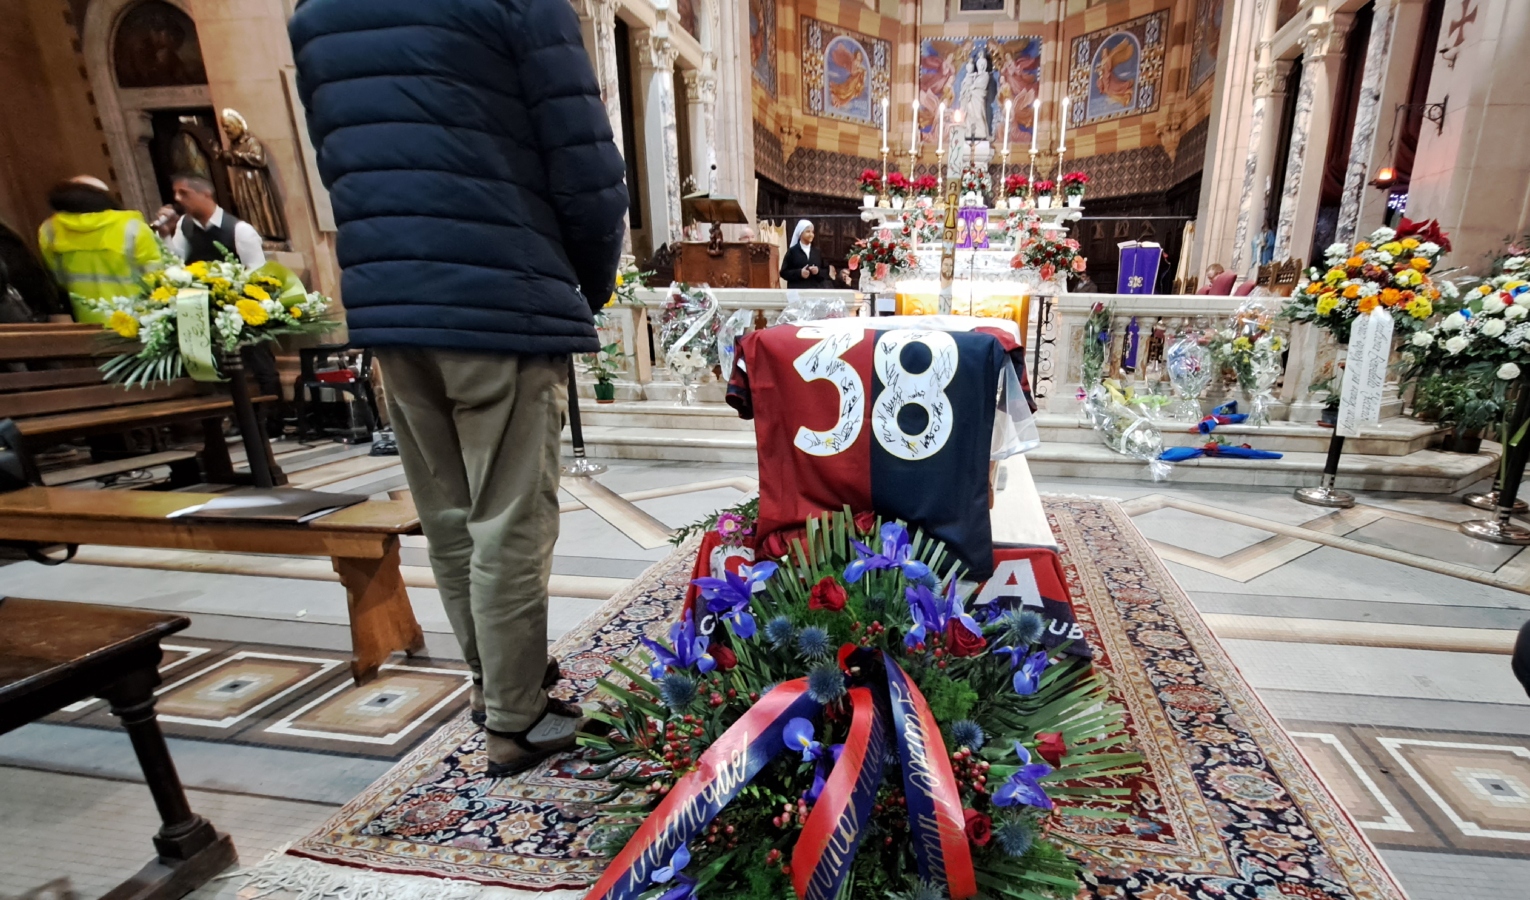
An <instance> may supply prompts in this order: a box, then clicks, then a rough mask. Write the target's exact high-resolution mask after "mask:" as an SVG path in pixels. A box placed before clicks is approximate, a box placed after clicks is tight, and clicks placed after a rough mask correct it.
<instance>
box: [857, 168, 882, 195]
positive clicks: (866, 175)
mask: <svg viewBox="0 0 1530 900" xmlns="http://www.w3.org/2000/svg"><path fill="white" fill-rule="evenodd" d="M861 193H863V194H880V193H882V176H881V174H880V173H878V172H877V170H876V169H867V170H865V171H864V172H862V173H861Z"/></svg>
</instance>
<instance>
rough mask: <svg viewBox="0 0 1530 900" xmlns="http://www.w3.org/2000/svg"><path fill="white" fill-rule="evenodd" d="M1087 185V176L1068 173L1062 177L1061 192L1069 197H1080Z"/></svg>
mask: <svg viewBox="0 0 1530 900" xmlns="http://www.w3.org/2000/svg"><path fill="white" fill-rule="evenodd" d="M1088 183H1089V176H1088V175H1086V174H1084V173H1083V172H1069V173H1068V174H1066V175H1064V176H1063V177H1062V191H1063V193H1064V194H1066V195H1068V196H1069V197H1082V196H1083V195H1084V185H1086V184H1088Z"/></svg>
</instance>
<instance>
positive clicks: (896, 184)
mask: <svg viewBox="0 0 1530 900" xmlns="http://www.w3.org/2000/svg"><path fill="white" fill-rule="evenodd" d="M912 190H913V184H912V183H911V182H910V181H909V180H908V176H907V175H904V174H903V173H902V172H894V173H892V174H891V175H889V176H887V193H888V194H889V195H890V196H891V197H892V208H893V209H902V208H903V207H904V205H905V203H907V200H908V195H909V193H910V192H911V191H912Z"/></svg>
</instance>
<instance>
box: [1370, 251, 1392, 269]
mask: <svg viewBox="0 0 1530 900" xmlns="http://www.w3.org/2000/svg"><path fill="white" fill-rule="evenodd" d="M1372 256H1373V257H1375V259H1374V262H1375V263H1376V265H1378V266H1390V265H1391V264H1392V262H1393V260H1395V259H1396V258H1397V257H1395V256H1393V255H1392V254H1390V253H1388V252H1387V251H1385V250H1377V251H1375V252H1374V253H1373V254H1372Z"/></svg>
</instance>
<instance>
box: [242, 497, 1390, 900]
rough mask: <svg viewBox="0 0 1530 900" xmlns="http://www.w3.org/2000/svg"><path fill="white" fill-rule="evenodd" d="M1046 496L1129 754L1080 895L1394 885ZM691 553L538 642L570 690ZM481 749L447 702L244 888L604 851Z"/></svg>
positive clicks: (649, 622)
mask: <svg viewBox="0 0 1530 900" xmlns="http://www.w3.org/2000/svg"><path fill="white" fill-rule="evenodd" d="M1046 505H1047V513H1048V516H1049V518H1050V519H1051V524H1052V528H1053V531H1054V532H1055V533H1056V534H1057V536H1058V540H1059V543H1060V545H1061V550H1062V556H1063V562H1064V566H1065V568H1066V569H1067V571H1068V575H1069V580H1070V582H1071V586H1072V590H1073V598H1072V599H1073V602H1074V604H1075V607H1076V610H1077V614H1078V618H1079V621H1080V622H1081V623H1083V624H1084V627H1085V629H1086V631H1087V633H1088V638H1089V641H1090V644H1091V646H1092V647H1094V648H1095V649H1096V651H1097V654H1096V661H1097V664H1099V665H1101V666H1103V667H1104V668H1105V669H1106V670H1107V671H1108V673H1109V674H1110V676H1111V679H1112V681H1113V685H1114V692H1115V693H1116V694H1117V696H1119V698H1120V699H1121V700H1122V701H1123V703H1124V704H1125V705H1126V707H1127V709H1128V711H1129V715H1130V728H1131V731H1132V733H1133V735H1134V736H1135V737H1136V739H1137V749H1138V750H1139V751H1140V752H1141V753H1142V754H1143V756H1144V758H1145V759H1146V761H1147V772H1146V773H1144V774H1143V775H1142V776H1140V777H1138V778H1137V779H1134V782H1133V784H1132V787H1134V788H1135V789H1136V790H1135V798H1136V799H1135V807H1134V809H1133V813H1134V815H1133V818H1131V819H1130V820H1128V821H1126V822H1120V823H1118V822H1100V823H1099V825H1100V827H1099V828H1098V829H1097V830H1092V831H1087V832H1084V831H1076V832H1073V833H1071V834H1070V837H1072V838H1073V839H1074V840H1077V841H1078V842H1080V843H1083V844H1085V845H1087V846H1090V847H1092V848H1093V849H1094V851H1095V853H1094V855H1093V856H1091V858H1090V860H1089V867H1090V870H1091V876H1090V881H1091V883H1092V886H1093V893H1094V895H1095V896H1097V897H1101V898H1121V900H1125V898H1134V900H1273V898H1284V897H1295V898H1305V900H1401V898H1402V897H1403V895H1402V892H1401V891H1400V890H1399V889H1398V888H1397V887H1396V886H1395V885H1394V883H1393V881H1392V879H1391V878H1390V876H1389V875H1388V874H1387V872H1386V871H1385V869H1384V868H1383V867H1382V865H1381V864H1380V862H1379V861H1378V860H1377V858H1376V856H1375V854H1374V852H1373V851H1372V850H1371V849H1370V847H1369V845H1368V844H1367V843H1366V842H1365V840H1364V838H1363V837H1361V835H1360V834H1359V832H1358V830H1357V829H1356V828H1355V827H1354V826H1353V825H1352V824H1351V823H1350V821H1349V820H1348V819H1347V818H1346V817H1345V815H1344V813H1343V812H1342V811H1341V810H1340V809H1339V807H1338V805H1337V804H1336V803H1335V802H1334V801H1333V800H1332V798H1331V797H1330V796H1329V794H1328V792H1327V791H1326V790H1325V789H1324V788H1323V787H1322V785H1321V784H1320V783H1319V781H1318V779H1317V778H1316V777H1315V776H1314V775H1313V774H1312V771H1311V769H1309V768H1308V766H1307V764H1306V762H1305V761H1304V760H1303V759H1302V757H1301V755H1300V754H1299V753H1298V752H1297V750H1296V748H1295V746H1294V745H1293V744H1292V742H1291V740H1290V739H1289V738H1288V737H1287V736H1286V734H1285V733H1284V732H1283V731H1282V730H1281V728H1280V726H1279V725H1278V724H1276V722H1275V720H1274V718H1273V716H1271V715H1270V713H1269V712H1268V711H1267V710H1266V709H1265V708H1264V706H1263V705H1262V704H1261V703H1260V702H1259V700H1258V699H1257V698H1256V697H1255V696H1254V694H1253V692H1252V690H1251V689H1250V688H1249V687H1248V685H1247V684H1246V683H1245V682H1244V681H1243V679H1242V677H1241V676H1240V675H1239V674H1238V672H1237V670H1236V668H1234V666H1233V664H1232V662H1231V661H1230V660H1229V659H1228V657H1227V655H1226V654H1225V653H1224V652H1223V650H1222V649H1221V647H1220V646H1219V645H1218V644H1217V642H1216V641H1215V639H1214V638H1213V637H1212V636H1211V633H1210V632H1209V631H1208V630H1207V628H1206V626H1205V624H1204V623H1203V622H1202V621H1201V619H1200V616H1199V615H1198V614H1197V613H1196V612H1195V610H1194V608H1193V607H1192V606H1191V605H1190V601H1189V600H1188V598H1186V596H1185V595H1184V593H1183V591H1181V590H1180V588H1179V587H1178V585H1176V584H1175V583H1174V581H1173V579H1172V578H1171V577H1170V576H1169V574H1168V572H1167V571H1166V570H1165V568H1164V567H1163V565H1162V564H1161V563H1160V561H1159V560H1158V558H1157V556H1156V555H1155V554H1154V553H1153V551H1152V549H1151V548H1150V547H1149V546H1148V544H1147V542H1146V541H1145V540H1144V539H1143V538H1142V537H1141V535H1140V534H1138V532H1137V530H1136V528H1135V527H1134V526H1133V525H1132V524H1131V522H1130V520H1129V519H1128V518H1127V517H1126V516H1125V514H1124V513H1123V512H1122V511H1121V510H1120V508H1119V507H1118V506H1117V505H1116V504H1115V503H1114V502H1112V501H1099V500H1082V499H1059V498H1049V499H1047V500H1046ZM693 553H694V550H693V549H691V548H690V547H689V546H688V547H685V548H681V549H680V550H679V551H677V552H676V553H675V554H674V555H672V556H671V557H669V558H668V559H666V560H664V561H662V562H660V563H658V564H656V565H655V566H654V567H653V568H651V569H650V570H649V571H648V572H647V573H646V574H645V575H644V576H643V577H641V578H639V579H637V580H636V581H634V582H633V583H632V585H631V586H630V587H629V588H628V589H627V590H626V591H624V592H623V593H621V594H619V595H617V596H616V597H614V598H612V600H611V601H610V602H609V603H608V604H607V605H606V606H605V607H604V608H603V609H602V610H601V612H600V613H599V614H597V615H595V616H593V617H592V618H591V619H590V620H589V621H587V622H586V624H585V625H584V626H583V627H581V628H580V629H578V630H576V631H574V632H571V633H570V634H568V635H567V636H565V637H564V638H563V640H561V641H560V642H559V643H558V645H557V646H556V647H555V648H554V652H556V653H558V654H559V655H560V656H561V657H562V658H563V659H564V669H565V672H567V673H568V675H569V676H570V678H571V679H572V686H571V688H570V687H569V686H568V685H565V690H567V691H568V694H569V696H572V697H575V698H578V697H582V696H584V695H585V694H587V693H588V692H589V691H591V690H592V689H593V688H594V681H595V679H596V678H597V677H599V676H600V675H602V674H603V673H604V672H605V671H606V668H607V664H608V661H609V660H610V659H611V658H613V657H618V656H621V655H623V654H626V653H629V652H631V650H632V648H633V647H634V646H635V645H636V642H637V638H638V635H639V634H640V633H642V632H643V631H645V630H646V631H648V632H649V633H650V634H653V635H661V634H662V633H663V632H664V631H665V628H666V625H667V622H668V620H669V616H670V613H671V611H672V610H673V609H674V608H675V606H676V604H677V603H678V601H679V599H680V597H681V596H682V594H683V591H684V587H685V582H686V579H687V577H688V575H689V572H690V566H691V562H692V554H693ZM481 744H482V738H481V736H480V735H479V734H478V733H477V732H476V730H475V729H474V728H473V727H472V726H471V725H470V724H469V723H468V721H467V719H466V717H465V716H464V717H459V718H458V719H455V720H453V721H452V722H450V723H448V724H447V725H446V726H445V727H444V728H442V730H441V731H440V732H438V733H437V734H436V735H435V736H434V737H432V738H430V739H429V740H427V741H426V742H424V743H423V744H421V745H420V746H419V747H418V748H417V749H416V750H415V751H414V753H412V754H411V755H410V756H409V757H408V758H406V759H405V760H404V761H403V762H401V763H399V765H398V766H396V767H395V768H394V769H393V770H392V771H390V772H389V773H388V775H386V776H385V777H384V778H382V779H381V780H379V781H378V782H377V783H376V784H374V785H373V786H372V787H371V788H370V789H368V790H367V791H365V792H363V793H362V794H361V795H359V796H358V797H356V798H355V799H354V800H353V801H352V802H351V803H350V804H348V805H347V806H346V807H345V808H344V809H343V810H341V811H340V812H339V813H338V814H337V815H336V816H335V817H334V818H332V819H331V820H330V821H329V822H327V823H326V824H325V825H324V826H323V827H322V828H320V829H319V830H318V831H316V832H314V833H313V834H311V835H309V836H308V837H306V838H304V839H303V840H301V841H299V842H298V843H297V844H295V845H294V846H293V847H291V848H290V849H289V850H288V854H289V855H288V856H287V857H286V858H284V859H281V860H276V861H273V863H272V864H269V865H268V866H266V867H265V869H264V872H265V875H263V876H258V880H257V884H259V883H260V879H261V878H263V879H264V882H265V883H266V884H267V885H269V886H270V887H288V888H296V889H300V890H301V892H302V893H304V894H310V893H312V892H313V891H316V890H329V889H336V888H344V887H346V886H347V884H348V883H355V882H358V881H360V880H365V877H364V876H362V875H360V874H358V873H356V869H357V868H360V869H367V870H371V871H372V872H375V873H395V874H396V875H428V876H435V877H437V878H450V879H459V880H461V881H463V882H468V883H469V884H460V883H459V884H455V885H452V886H451V889H450V892H449V893H450V895H451V896H471V895H472V893H473V892H474V890H475V889H476V886H489V885H495V886H501V887H504V888H518V889H525V890H533V891H546V890H551V889H556V888H572V889H577V888H579V887H582V886H584V885H587V884H589V883H590V882H592V881H593V880H594V878H595V877H596V876H597V875H598V873H599V872H600V871H601V869H602V866H603V861H602V859H601V858H600V857H599V856H598V855H597V854H596V853H594V852H593V851H592V850H591V847H590V839H591V837H592V835H593V834H594V833H595V830H596V828H597V826H598V823H599V815H598V810H597V809H596V808H595V807H594V806H592V804H591V803H590V800H591V798H592V796H593V795H594V794H595V793H596V792H598V791H599V789H600V786H599V785H598V784H592V783H591V782H587V781H579V780H576V779H575V778H573V776H574V775H575V774H577V773H578V772H579V771H581V763H580V761H579V760H577V759H565V760H562V761H558V762H555V763H550V764H548V765H545V766H543V767H540V768H538V769H535V770H533V771H532V772H531V773H529V774H527V775H525V776H521V777H517V778H514V779H506V780H489V779H486V778H484V777H483V775H482V772H483V766H484V759H483V754H482V746H481ZM1065 821H1068V822H1070V823H1071V822H1074V821H1075V818H1074V817H1069V818H1068V819H1067V820H1065ZM1076 821H1077V822H1078V823H1080V824H1084V823H1087V822H1090V821H1092V820H1084V819H1077V820H1076ZM293 857H299V858H302V859H303V860H309V861H318V862H322V863H330V864H336V865H322V866H320V865H315V864H314V863H312V862H301V861H299V860H298V859H294V858H293ZM410 880H411V881H412V879H410ZM434 883H435V884H437V885H440V882H434ZM443 887H444V886H443ZM400 888H401V890H400V891H399V892H397V893H398V894H402V893H403V890H402V884H400ZM420 889H421V886H420V885H412V886H411V891H413V890H420ZM447 893H448V892H445V891H440V890H438V891H436V892H435V895H436V896H446V894H447ZM496 893H500V892H496ZM422 895H423V893H422Z"/></svg>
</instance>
